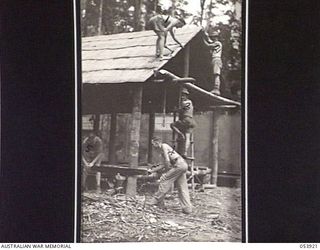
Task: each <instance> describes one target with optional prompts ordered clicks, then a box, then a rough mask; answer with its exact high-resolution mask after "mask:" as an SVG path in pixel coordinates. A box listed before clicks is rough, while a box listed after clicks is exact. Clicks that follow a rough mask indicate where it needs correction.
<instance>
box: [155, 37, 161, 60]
mask: <svg viewBox="0 0 320 250" xmlns="http://www.w3.org/2000/svg"><path fill="white" fill-rule="evenodd" d="M156 34H157V36H158V38H157V43H156V57H159V56H160V39H161V37H160V34H159V33H156Z"/></svg>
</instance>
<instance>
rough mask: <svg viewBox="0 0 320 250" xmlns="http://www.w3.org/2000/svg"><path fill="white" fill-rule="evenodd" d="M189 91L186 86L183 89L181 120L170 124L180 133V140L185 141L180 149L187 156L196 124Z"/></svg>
mask: <svg viewBox="0 0 320 250" xmlns="http://www.w3.org/2000/svg"><path fill="white" fill-rule="evenodd" d="M188 95H189V91H188V90H187V89H186V88H183V89H182V90H181V100H180V102H181V108H180V109H178V110H177V111H178V113H179V120H178V121H176V122H173V123H171V124H170V127H171V129H172V130H173V131H174V132H176V133H177V134H178V140H180V141H183V142H184V147H183V149H182V150H179V151H181V152H179V153H180V154H181V156H182V157H184V158H186V157H187V152H188V148H189V146H190V134H191V133H192V130H193V129H194V128H195V126H196V122H195V121H194V119H193V103H192V101H191V100H190V99H188Z"/></svg>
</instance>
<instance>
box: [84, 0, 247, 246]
mask: <svg viewBox="0 0 320 250" xmlns="http://www.w3.org/2000/svg"><path fill="white" fill-rule="evenodd" d="M241 14H242V3H241V1H239V0H215V1H213V0H197V1H191V0H189V1H188V0H187V1H181V0H171V1H170V0H167V1H155V0H153V1H152V0H148V1H142V0H137V1H130V0H123V1H119V0H113V1H105V0H83V1H81V36H82V37H81V68H82V86H81V92H82V95H81V119H82V128H81V143H82V146H81V150H79V152H81V222H80V223H81V228H80V241H81V242H86V243H89V242H94V243H103V242H164V241H169V242H241V239H242V238H241V237H242V209H243V205H244V204H242V193H241V177H242V176H241V129H242V127H241V79H242V73H241V72H242V71H241V67H242V35H243V34H242V16H241Z"/></svg>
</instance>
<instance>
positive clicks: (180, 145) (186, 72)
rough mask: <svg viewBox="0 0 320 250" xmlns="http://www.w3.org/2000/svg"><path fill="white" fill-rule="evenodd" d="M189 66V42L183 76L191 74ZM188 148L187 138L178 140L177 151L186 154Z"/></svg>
mask: <svg viewBox="0 0 320 250" xmlns="http://www.w3.org/2000/svg"><path fill="white" fill-rule="evenodd" d="M189 68H190V45H189V44H188V45H187V46H186V47H185V48H184V59H183V77H188V76H189ZM182 88H183V87H180V90H179V108H181V90H182ZM185 148H186V141H185V140H177V152H178V153H179V154H184V153H185Z"/></svg>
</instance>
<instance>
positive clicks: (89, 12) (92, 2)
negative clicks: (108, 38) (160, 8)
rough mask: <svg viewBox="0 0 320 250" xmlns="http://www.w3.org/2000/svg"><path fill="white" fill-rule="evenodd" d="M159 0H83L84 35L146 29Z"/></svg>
mask: <svg viewBox="0 0 320 250" xmlns="http://www.w3.org/2000/svg"><path fill="white" fill-rule="evenodd" d="M157 4H158V0H81V14H82V17H81V30H82V36H96V35H108V34H116V33H123V32H132V31H140V30H145V29H146V23H147V21H148V20H149V18H150V16H151V15H152V14H153V13H154V10H155V7H156V6H157Z"/></svg>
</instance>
